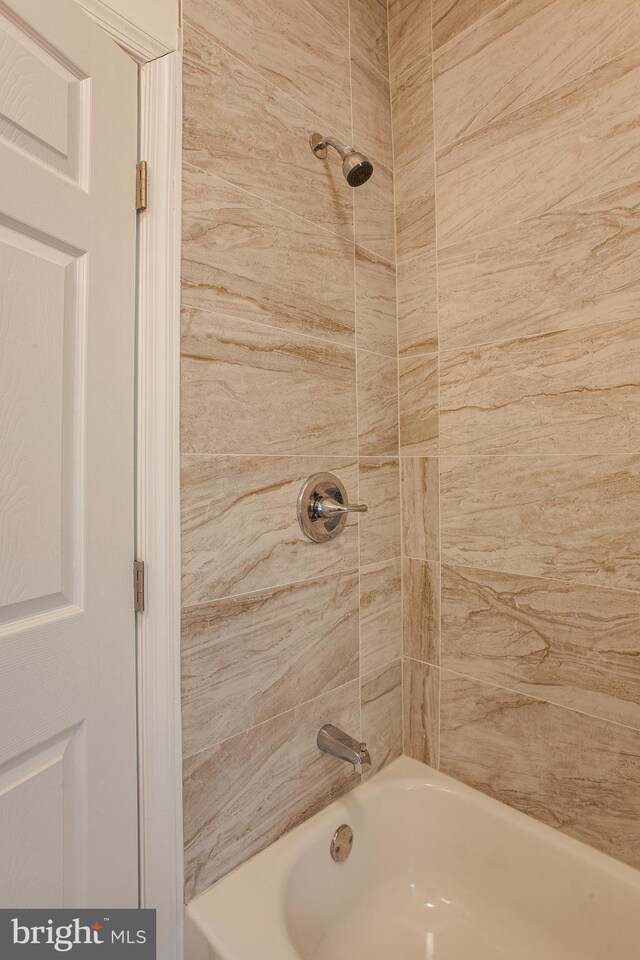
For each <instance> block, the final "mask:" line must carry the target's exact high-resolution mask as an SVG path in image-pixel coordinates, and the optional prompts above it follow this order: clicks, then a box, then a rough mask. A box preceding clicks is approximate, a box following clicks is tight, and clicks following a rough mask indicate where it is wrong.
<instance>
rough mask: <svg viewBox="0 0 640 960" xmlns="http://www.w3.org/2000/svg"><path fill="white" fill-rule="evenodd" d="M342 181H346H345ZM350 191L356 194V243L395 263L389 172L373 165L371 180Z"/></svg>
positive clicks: (391, 190) (393, 222)
mask: <svg viewBox="0 0 640 960" xmlns="http://www.w3.org/2000/svg"><path fill="white" fill-rule="evenodd" d="M338 170H340V164H338ZM342 182H343V183H344V182H345V181H344V178H343V181H342ZM347 189H351V188H350V187H347ZM352 192H354V193H355V196H354V210H355V225H356V242H357V243H358V244H360V245H361V246H363V247H366V248H367V250H373V252H374V253H377V254H378V255H379V256H381V257H384V258H385V260H390V261H392V262H395V259H396V233H395V231H396V228H395V221H394V200H393V174H392V173H391V170H390V169H389V168H388V167H385V166H384V165H383V164H381V163H379V162H377V163H375V164H374V170H373V175H372V177H371V179H370V180H367V182H366V184H363V186H361V187H358V188H357V189H356V190H355V191H352Z"/></svg>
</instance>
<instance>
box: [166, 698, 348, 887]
mask: <svg viewBox="0 0 640 960" xmlns="http://www.w3.org/2000/svg"><path fill="white" fill-rule="evenodd" d="M359 706H360V683H359V681H358V680H355V681H353V682H352V683H350V684H347V685H346V686H343V687H339V688H338V689H337V690H334V691H332V692H330V693H326V694H324V695H323V696H321V697H317V698H316V699H315V700H311V701H309V702H308V703H306V704H304V705H303V706H301V707H298V708H296V709H295V710H291V711H289V712H288V713H285V714H282V715H281V716H279V717H276V718H275V719H273V720H269V721H267V722H266V723H262V724H260V725H259V726H257V727H252V728H251V729H250V730H247V731H246V732H244V733H241V734H238V736H236V737H232V738H231V739H229V740H225V741H224V742H223V743H220V744H218V745H216V746H214V747H212V748H210V749H208V750H205V751H203V752H202V753H199V754H197V755H196V756H194V757H191V758H190V759H188V760H187V761H186V762H185V764H184V842H185V896H186V899H187V900H190V899H191V898H192V897H194V896H197V894H199V893H202V891H203V890H205V889H206V888H207V887H208V886H209V885H210V884H212V883H214V882H215V881H216V880H218V879H219V878H220V877H222V876H224V874H225V873H228V872H229V870H232V869H233V868H234V867H236V866H238V864H239V863H241V862H242V861H243V860H246V859H248V857H251V856H253V854H255V853H258V851H259V850H262V849H263V848H264V847H266V846H268V845H269V844H270V843H273V841H274V840H277V839H278V837H280V836H282V834H284V833H287V832H288V831H289V830H291V829H292V828H293V827H295V826H296V824H298V823H300V822H301V821H302V820H305V819H306V818H307V817H310V816H311V815H312V814H314V813H316V812H317V811H318V810H320V809H321V808H322V807H324V806H326V804H328V803H331V801H332V800H335V799H337V797H339V796H340V795H341V794H342V793H344V792H345V791H346V790H348V789H350V788H352V787H354V786H355V785H356V784H357V783H358V782H359V780H360V778H359V777H358V776H357V775H356V774H354V773H353V771H352V768H351V766H350V765H349V764H347V763H344V761H342V760H336V758H335V757H329V756H328V755H327V754H325V753H321V752H320V751H319V750H318V748H317V746H316V736H317V733H318V730H319V729H320V727H321V726H322V724H323V723H327V722H328V721H330V722H332V723H334V724H335V725H336V726H337V727H340V728H341V729H343V730H348V731H350V732H352V733H353V735H354V736H358V732H359V729H360V721H359Z"/></svg>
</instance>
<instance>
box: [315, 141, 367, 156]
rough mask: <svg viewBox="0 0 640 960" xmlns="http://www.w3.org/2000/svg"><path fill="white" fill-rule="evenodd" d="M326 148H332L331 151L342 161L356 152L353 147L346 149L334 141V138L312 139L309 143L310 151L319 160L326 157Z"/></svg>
mask: <svg viewBox="0 0 640 960" xmlns="http://www.w3.org/2000/svg"><path fill="white" fill-rule="evenodd" d="M327 147H333V149H334V150H335V151H336V152H337V153H339V154H340V156H341V157H342V158H343V159H344V158H345V157H346V156H348V155H349V154H350V153H355V152H356V151H355V147H348V146H346V144H344V143H342V142H341V141H340V140H336V138H335V137H323V138H322V139H318V140H316V139H315V138H314V139H313V140H312V142H311V149H312V150H313V152H314V153H315V155H316V157H319V158H320V159H321V160H324V158H325V157H326V155H327Z"/></svg>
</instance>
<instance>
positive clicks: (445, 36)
mask: <svg viewBox="0 0 640 960" xmlns="http://www.w3.org/2000/svg"><path fill="white" fill-rule="evenodd" d="M501 3H504V0H433V2H432V8H433V46H434V48H435V47H441V46H442V44H443V43H447V42H448V41H449V40H451V39H452V37H455V36H456V35H457V34H458V33H462V31H463V30H466V29H467V28H468V27H470V26H471V24H472V23H475V22H476V20H480V18H481V17H485V16H486V15H487V14H488V13H491V11H492V10H493V9H494V8H495V7H498V6H500V4H501Z"/></svg>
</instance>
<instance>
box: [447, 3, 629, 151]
mask: <svg viewBox="0 0 640 960" xmlns="http://www.w3.org/2000/svg"><path fill="white" fill-rule="evenodd" d="M639 32H640V6H638V4H637V2H636V0H616V3H615V4H611V3H610V2H609V0H587V2H583V3H567V0H544V2H543V3H540V0H512V2H509V3H503V4H502V5H501V6H499V7H497V8H496V9H494V10H493V11H492V12H491V14H490V15H489V16H487V17H485V18H484V19H482V20H479V21H478V22H477V23H476V24H475V26H474V28H473V30H468V31H467V32H466V33H463V34H459V35H458V36H457V38H456V39H455V40H454V41H453V42H452V43H449V44H447V46H446V47H445V48H444V49H441V50H439V51H438V52H437V53H436V54H435V56H434V61H433V66H434V79H435V91H436V104H437V107H436V136H437V142H438V146H439V147H442V146H444V144H446V143H449V142H451V141H452V140H456V139H457V138H459V137H462V136H465V135H467V134H469V133H472V132H473V131H475V130H479V129H480V128H481V127H484V126H485V125H486V124H488V123H492V122H493V121H495V120H499V119H501V118H503V117H505V116H507V115H508V114H509V113H512V112H513V111H514V110H517V109H518V108H519V107H522V106H524V105H525V104H527V103H531V102H533V101H534V100H538V99H539V98H540V97H542V96H544V95H545V94H548V93H551V91H553V90H557V89H558V87H561V86H562V85H564V84H565V83H568V82H569V81H571V80H575V79H576V78H577V77H581V76H583V75H584V74H586V73H588V72H589V71H590V70H593V69H594V68H595V67H597V66H599V65H601V64H603V63H606V62H607V61H608V60H613V59H614V58H615V57H617V56H619V55H620V54H621V53H624V51H625V50H628V49H629V48H630V47H632V46H634V45H635V44H636V43H637V37H638V33H639Z"/></svg>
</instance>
